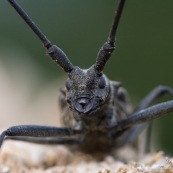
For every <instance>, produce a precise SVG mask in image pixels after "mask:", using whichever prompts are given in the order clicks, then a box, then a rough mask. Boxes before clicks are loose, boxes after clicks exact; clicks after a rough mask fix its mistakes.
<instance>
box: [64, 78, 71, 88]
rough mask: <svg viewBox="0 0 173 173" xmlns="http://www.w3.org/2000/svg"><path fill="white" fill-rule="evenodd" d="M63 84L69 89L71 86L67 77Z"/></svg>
mask: <svg viewBox="0 0 173 173" xmlns="http://www.w3.org/2000/svg"><path fill="white" fill-rule="evenodd" d="M65 86H66V89H67V90H70V88H71V81H70V80H69V79H67V81H66V84H65Z"/></svg>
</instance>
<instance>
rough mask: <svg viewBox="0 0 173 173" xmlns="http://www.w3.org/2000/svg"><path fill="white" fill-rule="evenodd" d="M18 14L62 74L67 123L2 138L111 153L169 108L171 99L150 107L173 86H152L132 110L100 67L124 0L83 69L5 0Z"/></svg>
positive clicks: (22, 129) (16, 129)
mask: <svg viewBox="0 0 173 173" xmlns="http://www.w3.org/2000/svg"><path fill="white" fill-rule="evenodd" d="M8 2H9V3H10V4H11V5H12V7H14V9H15V10H16V11H17V13H18V14H19V15H20V16H21V17H22V18H23V20H24V21H25V22H26V23H27V24H28V25H29V27H30V28H31V29H32V30H33V31H34V33H35V34H36V35H37V36H38V38H39V39H40V40H41V42H42V43H43V45H44V47H45V49H46V51H47V54H48V55H49V56H50V57H51V58H52V59H53V60H54V61H55V63H57V64H58V65H59V66H60V67H62V69H63V70H64V71H65V72H66V73H67V75H68V79H67V81H66V84H65V88H64V89H62V97H61V106H62V109H66V108H69V109H68V110H69V111H66V114H65V115H64V124H65V125H66V126H67V127H60V128H59V127H52V126H38V125H21V126H12V127H10V128H8V129H7V130H5V131H3V132H2V133H1V135H0V145H2V143H3V141H4V140H5V139H13V140H22V141H29V142H35V143H42V144H43V143H45V144H69V145H72V144H73V145H75V146H77V147H78V148H79V149H81V150H82V151H87V152H93V151H111V150H112V149H113V148H115V147H121V146H123V145H125V144H127V143H128V142H129V141H131V140H133V139H134V138H135V137H136V136H137V135H138V134H139V132H140V131H141V129H143V128H144V127H145V126H146V123H147V122H150V121H152V120H154V119H156V118H159V117H161V116H162V115H166V113H169V112H171V111H173V100H171V101H166V102H162V103H160V104H156V105H154V106H151V105H152V104H153V102H154V101H155V100H156V99H158V98H160V97H161V96H162V95H163V94H165V93H168V94H170V95H171V96H173V89H171V88H170V87H167V86H159V87H156V88H155V89H153V90H152V91H151V92H150V93H149V94H148V95H147V96H146V97H145V98H144V99H143V100H142V101H141V102H140V103H139V105H138V106H137V107H136V108H135V109H134V110H133V111H132V112H129V102H128V97H127V92H126V90H125V89H124V88H123V87H122V86H121V83H120V82H116V81H111V80H109V79H108V78H107V77H106V75H105V74H103V69H104V67H105V64H106V62H107V61H108V59H109V58H110V57H111V54H112V52H113V51H114V49H115V36H116V31H117V27H118V23H119V20H120V17H121V14H122V11H123V7H124V4H125V0H119V2H118V6H117V10H116V12H115V16H114V19H113V23H112V27H111V30H110V33H109V35H108V39H107V41H106V42H105V43H104V44H103V46H102V47H101V49H100V50H99V52H98V55H97V58H96V63H95V64H94V65H92V66H91V67H90V68H88V69H81V68H80V67H77V66H74V65H73V64H72V63H71V62H70V60H69V59H68V57H67V56H66V54H65V53H64V52H63V51H62V50H61V49H60V48H59V47H57V46H56V45H53V44H52V43H51V42H50V41H49V40H48V39H47V38H46V36H45V35H44V34H43V33H42V32H41V30H40V29H39V28H38V27H37V26H36V24H35V23H34V22H33V21H32V19H31V18H30V17H29V16H28V15H27V14H26V12H25V11H24V10H23V9H22V8H21V7H20V5H19V4H18V3H17V2H16V0H8Z"/></svg>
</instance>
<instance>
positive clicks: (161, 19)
mask: <svg viewBox="0 0 173 173" xmlns="http://www.w3.org/2000/svg"><path fill="white" fill-rule="evenodd" d="M18 2H19V3H20V4H21V6H22V7H23V8H24V9H25V10H26V11H27V12H28V14H29V15H30V16H31V18H32V19H33V20H34V21H35V23H37V25H38V26H39V27H40V28H41V30H42V31H43V32H44V33H45V35H46V36H47V37H48V38H49V39H50V40H51V41H52V43H54V44H57V45H58V46H59V47H60V48H62V49H63V50H64V51H65V52H66V54H67V55H68V57H69V58H70V60H71V61H72V63H73V64H75V65H77V66H80V67H82V68H88V67H89V66H91V65H92V64H93V63H94V62H95V59H96V55H97V52H98V50H99V49H100V47H101V46H102V44H103V43H104V41H106V38H107V35H108V32H109V30H110V25H111V22H112V19H113V15H114V11H115V7H116V5H117V0H109V1H105V0H95V1H91V0H87V1H80V0H75V1H63V0H57V1H42V0H37V1H34V0H30V1H27V0H18ZM172 7H173V1H172V0H167V1H166V2H164V1H162V0H153V1H149V0H145V1H139V0H133V1H127V2H126V5H125V8H124V11H123V15H122V18H121V21H120V24H119V27H118V32H117V49H116V51H115V53H114V54H113V56H112V57H111V60H110V61H109V62H108V63H107V65H106V68H105V69H104V72H105V73H106V74H107V76H109V78H110V79H112V80H118V81H122V83H123V85H124V87H126V88H127V89H128V91H129V95H130V97H131V101H132V103H133V105H134V106H136V105H137V103H138V102H139V101H140V100H141V99H142V98H143V97H144V96H145V95H146V94H147V93H148V92H149V91H150V90H151V89H153V88H154V87H156V86H157V85H168V86H171V87H173V68H172V67H173V20H172V16H173V10H172ZM65 77H66V75H65V74H64V72H63V70H62V69H60V68H59V67H57V65H56V64H55V63H53V62H52V61H51V60H50V58H49V57H47V56H46V54H45V50H44V48H43V47H42V45H41V43H40V41H39V40H38V38H37V37H36V36H35V35H34V33H33V32H32V31H31V30H30V29H29V28H28V26H27V25H26V24H25V23H24V22H23V21H22V19H21V18H20V17H19V16H18V14H17V13H16V12H15V11H14V9H12V7H11V6H10V4H9V3H8V1H1V2H0V126H1V128H5V127H7V126H9V125H16V124H22V123H24V124H32V123H34V124H49V125H51V124H53V125H56V124H58V117H59V116H60V112H59V111H58V106H57V96H58V88H60V87H62V86H63V82H64V81H65ZM168 99H172V98H171V97H167V96H166V97H164V98H163V99H161V101H164V100H168ZM172 131H173V113H172V114H169V115H168V116H165V117H163V118H160V119H159V120H156V121H154V131H153V132H152V138H154V139H155V140H156V141H157V142H156V143H157V145H158V146H157V149H158V150H159V149H163V150H164V151H165V152H167V153H172V154H173V148H172V146H173V133H172ZM155 134H156V135H155ZM155 136H157V137H155Z"/></svg>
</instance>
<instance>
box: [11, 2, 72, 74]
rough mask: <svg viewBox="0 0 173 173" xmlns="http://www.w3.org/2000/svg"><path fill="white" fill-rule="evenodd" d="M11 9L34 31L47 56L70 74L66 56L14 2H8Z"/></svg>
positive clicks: (70, 66)
mask: <svg viewBox="0 0 173 173" xmlns="http://www.w3.org/2000/svg"><path fill="white" fill-rule="evenodd" d="M8 2H9V3H10V4H11V5H12V7H13V8H14V9H15V10H16V11H17V13H18V14H19V15H20V16H21V17H22V19H23V20H24V21H25V22H26V23H27V24H28V25H29V27H30V28H31V29H32V30H33V31H34V33H35V34H36V35H37V36H38V38H39V39H40V40H41V42H42V43H43V45H44V47H45V48H46V50H47V53H48V55H49V56H50V57H51V58H52V59H53V60H54V61H55V62H56V63H57V64H59V65H60V66H61V67H62V68H63V69H64V71H65V72H70V71H71V70H72V69H73V65H72V63H71V62H70V60H69V59H68V57H67V56H66V54H65V53H64V52H63V51H62V50H61V49H60V48H59V47H57V46H56V45H52V43H51V42H50V41H49V40H48V39H47V38H46V36H45V35H44V34H43V33H42V31H41V30H40V29H39V28H38V26H37V25H36V24H35V23H34V22H33V21H32V19H31V18H30V17H29V16H28V14H27V13H26V12H25V11H24V10H23V9H22V7H21V6H20V5H19V4H18V3H17V2H16V1H15V0H8Z"/></svg>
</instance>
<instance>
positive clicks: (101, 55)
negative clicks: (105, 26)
mask: <svg viewBox="0 0 173 173" xmlns="http://www.w3.org/2000/svg"><path fill="white" fill-rule="evenodd" d="M124 4H125V0H119V3H118V7H117V10H116V11H115V16H114V20H113V24H112V27H111V31H110V34H109V36H108V39H107V42H105V43H104V44H103V46H102V47H101V49H100V50H99V52H98V55H97V59H96V64H95V68H96V69H97V70H98V71H99V72H101V71H103V69H104V66H105V64H106V62H107V61H108V59H109V58H110V57H111V54H112V52H113V51H114V49H115V35H116V31H117V27H118V24H119V21H120V17H121V14H122V11H123V7H124Z"/></svg>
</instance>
